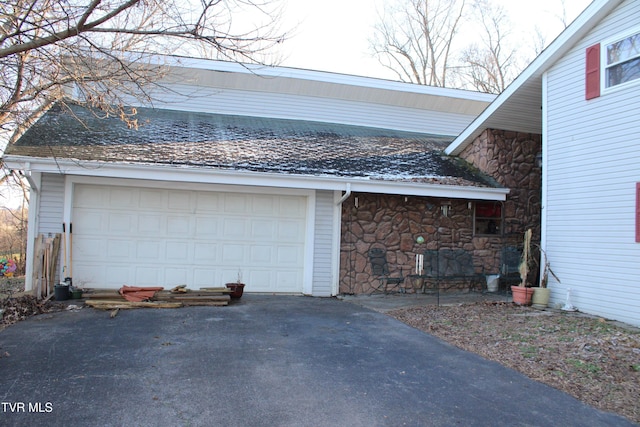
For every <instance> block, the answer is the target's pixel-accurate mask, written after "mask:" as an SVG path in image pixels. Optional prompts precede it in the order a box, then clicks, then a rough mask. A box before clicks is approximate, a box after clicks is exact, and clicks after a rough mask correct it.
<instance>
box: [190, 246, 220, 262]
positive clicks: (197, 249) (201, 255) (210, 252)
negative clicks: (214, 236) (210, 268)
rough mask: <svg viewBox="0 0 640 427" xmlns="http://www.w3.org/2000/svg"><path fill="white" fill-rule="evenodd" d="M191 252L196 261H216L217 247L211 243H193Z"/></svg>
mask: <svg viewBox="0 0 640 427" xmlns="http://www.w3.org/2000/svg"><path fill="white" fill-rule="evenodd" d="M193 252H194V256H193V258H194V259H195V260H196V261H205V262H211V263H214V262H216V261H217V259H218V256H217V255H218V247H217V245H215V244H213V243H194V251H193Z"/></svg>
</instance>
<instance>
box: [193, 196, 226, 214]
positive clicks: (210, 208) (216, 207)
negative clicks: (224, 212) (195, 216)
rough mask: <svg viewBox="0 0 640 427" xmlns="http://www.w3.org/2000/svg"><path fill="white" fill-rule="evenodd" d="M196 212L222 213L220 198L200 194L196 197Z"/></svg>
mask: <svg viewBox="0 0 640 427" xmlns="http://www.w3.org/2000/svg"><path fill="white" fill-rule="evenodd" d="M196 211H197V212H220V197H219V196H218V195H217V194H213V193H212V194H209V193H198V194H197V196H196Z"/></svg>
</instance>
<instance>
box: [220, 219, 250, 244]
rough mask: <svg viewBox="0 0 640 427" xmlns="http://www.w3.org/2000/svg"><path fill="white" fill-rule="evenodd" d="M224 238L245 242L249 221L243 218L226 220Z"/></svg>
mask: <svg viewBox="0 0 640 427" xmlns="http://www.w3.org/2000/svg"><path fill="white" fill-rule="evenodd" d="M223 224H224V225H223V231H222V237H223V238H225V239H237V240H244V239H246V238H247V235H248V233H247V221H246V220H245V219H242V218H226V219H225V220H224V222H223Z"/></svg>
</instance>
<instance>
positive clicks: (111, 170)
mask: <svg viewBox="0 0 640 427" xmlns="http://www.w3.org/2000/svg"><path fill="white" fill-rule="evenodd" d="M4 163H5V165H6V166H7V167H8V168H9V169H14V170H29V171H31V172H40V173H56V174H65V175H75V176H93V177H101V178H124V179H137V180H147V181H169V182H184V183H199V184H220V185H242V186H253V187H275V188H293V189H301V190H333V191H344V190H345V189H346V188H347V184H349V185H350V187H351V191H353V192H367V193H377V194H397V195H405V196H424V197H444V198H453V199H472V200H495V201H503V200H505V199H506V196H507V194H508V193H509V189H507V188H494V187H475V186H463V185H445V184H425V183H417V182H402V181H391V180H389V181H386V180H368V179H363V178H349V177H336V176H315V175H292V174H277V173H263V172H250V171H238V170H213V169H210V168H196V167H185V166H167V165H154V164H137V163H104V162H96V161H77V160H72V159H51V158H34V157H26V156H11V155H9V156H5V158H4Z"/></svg>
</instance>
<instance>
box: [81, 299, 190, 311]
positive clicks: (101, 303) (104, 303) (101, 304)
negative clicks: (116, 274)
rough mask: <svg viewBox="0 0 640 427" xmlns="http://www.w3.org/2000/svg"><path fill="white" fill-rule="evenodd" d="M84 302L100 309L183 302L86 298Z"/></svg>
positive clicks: (160, 305)
mask: <svg viewBox="0 0 640 427" xmlns="http://www.w3.org/2000/svg"><path fill="white" fill-rule="evenodd" d="M85 304H86V305H88V306H89V307H93V308H97V309H101V310H113V309H116V308H118V309H126V308H179V307H182V306H183V304H182V303H180V302H168V301H140V302H133V301H113V300H87V301H85Z"/></svg>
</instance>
